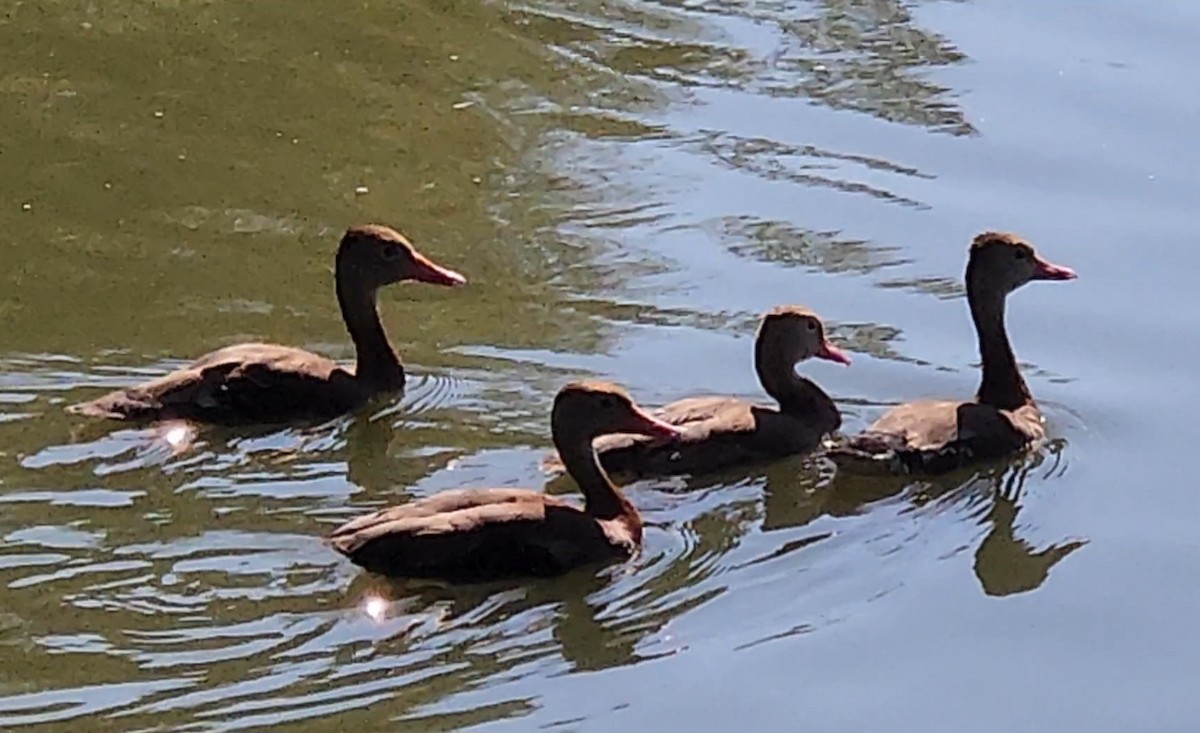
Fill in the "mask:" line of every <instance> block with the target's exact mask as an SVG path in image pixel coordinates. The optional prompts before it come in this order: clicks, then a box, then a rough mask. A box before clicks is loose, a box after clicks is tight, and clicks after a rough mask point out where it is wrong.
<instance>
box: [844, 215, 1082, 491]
mask: <svg viewBox="0 0 1200 733" xmlns="http://www.w3.org/2000/svg"><path fill="white" fill-rule="evenodd" d="M1073 279H1075V273H1074V271H1072V270H1071V269H1069V268H1066V267H1060V266H1059V265H1054V264H1051V263H1050V262H1047V261H1046V260H1044V259H1042V258H1041V257H1039V256H1038V255H1037V253H1036V252H1035V251H1034V249H1033V247H1032V246H1030V244H1029V243H1028V242H1026V241H1025V240H1024V239H1022V238H1020V237H1018V236H1017V235H1015V234H1010V233H1005V232H985V233H983V234H980V235H979V236H977V237H976V238H975V240H974V241H973V242H972V243H971V249H970V253H969V255H968V259H967V272H966V286H967V302H968V303H969V305H970V308H971V317H972V319H973V320H974V322H975V330H976V333H977V335H978V337H979V353H980V359H981V361H982V365H983V376H982V379H981V381H980V384H979V391H978V392H977V393H976V395H975V399H974V400H972V401H967V402H963V401H958V400H922V401H919V402H910V403H907V404H903V405H900V406H898V407H895V408H892V409H891V410H889V411H888V412H887V413H885V414H884V415H883V417H881V418H879V420H877V421H876V422H875V423H874V424H872V425H871V426H870V427H869V428H867V430H866V431H865V432H863V433H860V434H858V435H854V436H850V437H848V438H846V439H844V440H842V441H839V442H837V443H835V444H834V445H833V446H832V447H831V449H830V457H831V458H833V459H834V460H835V461H838V462H839V463H843V462H845V463H850V462H855V461H857V460H858V459H869V460H871V461H874V462H876V463H877V465H883V466H886V467H887V468H888V469H889V470H892V471H896V472H911V473H944V472H946V471H950V470H953V469H955V468H958V467H961V466H964V465H966V464H969V463H971V462H973V461H978V460H986V459H991V458H998V457H1000V456H1004V455H1009V454H1012V453H1016V452H1018V451H1020V450H1022V449H1024V448H1026V447H1029V446H1031V445H1035V444H1038V443H1040V442H1041V441H1042V440H1043V439H1044V438H1045V436H1046V429H1045V426H1044V424H1043V419H1042V414H1041V411H1040V410H1039V409H1038V406H1037V403H1035V402H1034V400H1033V396H1032V395H1031V394H1030V392H1029V387H1028V386H1027V385H1026V384H1025V379H1024V378H1023V377H1022V376H1021V371H1020V369H1018V367H1017V359H1016V356H1015V355H1014V354H1013V351H1012V347H1011V346H1010V345H1009V341H1008V333H1007V331H1006V329H1005V327H1004V303H1005V298H1006V297H1007V296H1008V294H1009V293H1011V292H1012V291H1014V290H1016V289H1017V288H1019V287H1021V286H1022V285H1024V284H1025V283H1028V282H1030V281H1032V280H1073ZM860 465H861V464H860Z"/></svg>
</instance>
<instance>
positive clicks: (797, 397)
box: [754, 343, 842, 432]
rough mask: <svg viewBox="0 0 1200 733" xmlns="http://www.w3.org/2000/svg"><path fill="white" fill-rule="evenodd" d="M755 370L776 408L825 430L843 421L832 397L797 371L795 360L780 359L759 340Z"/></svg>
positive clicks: (834, 428)
mask: <svg viewBox="0 0 1200 733" xmlns="http://www.w3.org/2000/svg"><path fill="white" fill-rule="evenodd" d="M754 370H755V371H756V372H758V381H759V382H761V383H762V387H763V390H764V391H765V392H766V393H767V394H768V395H770V396H771V398H772V399H773V400H775V401H776V402H778V403H779V411H780V412H782V413H784V414H787V415H794V416H797V417H803V418H804V421H805V422H806V423H809V424H812V425H813V426H814V427H818V428H821V429H822V430H825V431H827V432H832V431H834V430H837V429H838V428H840V427H841V425H842V415H841V413H840V412H839V411H838V409H837V405H836V404H834V402H833V399H832V398H831V397H830V396H829V395H828V394H826V392H825V390H823V389H821V388H820V387H819V386H817V383H816V382H814V381H812V380H811V379H809V378H808V377H803V376H800V375H798V374H796V363H795V362H794V361H792V360H791V359H783V358H780V357H778V356H777V355H775V354H773V353H772V351H771V350H770V349H769V348H767V347H766V346H764V345H763V344H761V343H759V344H757V345H756V348H755V351H754Z"/></svg>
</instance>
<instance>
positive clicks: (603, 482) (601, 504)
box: [551, 425, 640, 524]
mask: <svg viewBox="0 0 1200 733" xmlns="http://www.w3.org/2000/svg"><path fill="white" fill-rule="evenodd" d="M551 432H552V433H553V438H554V447H555V448H556V449H558V455H559V457H561V458H562V462H563V467H564V468H566V469H567V473H568V474H569V475H570V476H571V478H573V479H575V483H576V484H578V485H579V490H580V491H582V492H583V499H584V502H583V504H584V510H585V511H586V512H587V513H588V514H590V515H592V516H593V517H596V518H597V519H616V518H618V517H625V518H635V519H636V518H637V510H636V509H634V508H633V504H632V503H631V502H630V501H629V499H627V498H625V495H624V494H622V493H621V492H620V490H619V489H617V487H616V486H615V485H614V484H613V482H612V479H610V478H609V477H608V474H606V473H605V472H604V469H603V468H602V467H601V466H600V460H599V458H598V457H597V456H596V451H595V449H593V448H592V440H593V436H591V435H575V434H571V433H570V432H566V433H565V434H564V431H563V430H562V429H561V428H560V429H555V426H553V425H551ZM639 524H640V522H639Z"/></svg>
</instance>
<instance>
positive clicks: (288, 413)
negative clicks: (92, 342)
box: [67, 225, 466, 424]
mask: <svg viewBox="0 0 1200 733" xmlns="http://www.w3.org/2000/svg"><path fill="white" fill-rule="evenodd" d="M334 279H335V283H336V288H337V299H338V304H339V305H340V306H341V310H342V318H343V319H344V320H345V322H346V328H347V330H348V331H349V332H350V338H351V339H352V340H353V341H354V347H355V350H356V355H357V360H356V363H355V365H354V366H352V367H350V368H343V367H341V366H338V365H337V364H336V363H334V362H333V361H332V360H330V359H327V358H325V357H323V356H319V355H317V354H313V353H311V352H308V351H304V350H303V349H297V348H293V347H290V346H280V345H277V344H261V343H251V344H238V345H236V346H227V347H225V348H223V349H218V350H217V351H214V352H212V353H210V354H206V355H205V356H202V357H200V358H199V359H197V360H196V361H194V362H192V363H191V364H190V365H188V366H186V367H184V368H183V369H179V370H177V371H174V372H171V373H170V374H166V375H164V376H162V377H159V378H157V379H153V380H150V381H148V382H144V383H142V384H138V385H135V386H133V387H129V388H126V389H121V390H117V391H115V392H111V393H109V394H106V395H104V396H102V397H99V398H97V399H95V400H92V401H90V402H83V403H80V404H76V405H71V406H70V407H68V408H67V410H68V411H69V412H72V413H75V414H79V415H87V416H89V417H104V418H111V419H115V420H133V421H148V420H164V419H184V420H195V421H199V422H207V423H224V424H244V423H274V422H286V421H290V420H298V419H324V418H328V417H333V416H336V415H340V414H342V413H344V412H348V411H350V410H353V409H355V408H357V407H358V406H360V405H362V404H363V403H364V402H366V401H367V400H368V399H370V398H371V397H373V396H375V395H378V394H382V393H387V392H398V391H400V390H402V389H403V388H404V368H403V366H402V365H401V363H400V358H399V357H398V356H397V355H396V352H395V351H394V350H393V349H392V347H391V344H389V343H388V339H387V334H385V333H384V330H383V325H382V324H381V323H380V321H379V313H378V311H377V309H376V291H378V289H379V288H381V287H383V286H385V285H389V284H391V283H396V282H400V281H403V280H415V281H418V282H424V283H431V284H434V285H461V284H463V283H465V282H466V278H464V277H463V276H462V275H460V274H458V273H457V272H454V271H452V270H448V269H446V268H444V267H442V266H440V265H437V264H435V263H434V262H432V261H431V260H429V259H428V258H427V257H425V256H424V255H422V254H421V253H419V252H417V251H416V250H415V249H414V248H413V246H412V244H410V243H409V242H408V240H407V239H405V238H404V236H403V235H401V234H400V233H399V232H397V231H395V230H394V229H390V228H388V227H385V226H378V225H367V226H359V227H352V228H350V229H348V230H347V231H346V233H345V235H344V236H343V237H342V241H341V243H340V244H339V245H338V250H337V259H336V266H335V275H334Z"/></svg>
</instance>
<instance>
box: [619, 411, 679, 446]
mask: <svg viewBox="0 0 1200 733" xmlns="http://www.w3.org/2000/svg"><path fill="white" fill-rule="evenodd" d="M629 432H631V433H640V434H642V435H648V436H650V437H651V438H657V439H658V440H667V441H676V440H679V439H680V438H682V437H683V432H682V431H681V430H680V429H679V428H677V427H675V426H674V425H672V424H670V423H668V422H663V421H662V420H659V419H658V418H657V417H654V416H653V415H651V414H649V413H647V412H645V411H643V410H637V411H636V412H635V414H634V417H633V421H632V424H631V425H630V426H629Z"/></svg>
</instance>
